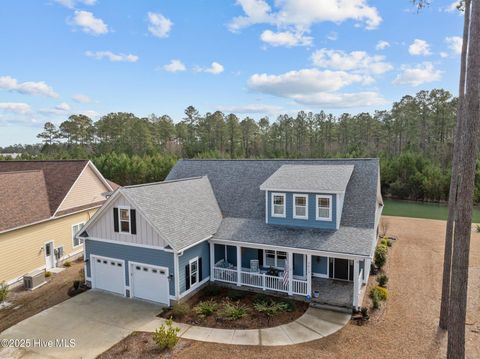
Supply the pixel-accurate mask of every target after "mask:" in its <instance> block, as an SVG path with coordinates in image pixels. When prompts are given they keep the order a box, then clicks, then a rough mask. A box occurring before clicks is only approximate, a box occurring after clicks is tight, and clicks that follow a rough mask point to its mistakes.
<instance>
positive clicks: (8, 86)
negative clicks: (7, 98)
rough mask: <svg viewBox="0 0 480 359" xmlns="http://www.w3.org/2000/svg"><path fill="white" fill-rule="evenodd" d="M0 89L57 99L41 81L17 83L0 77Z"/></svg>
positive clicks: (51, 90) (7, 77)
mask: <svg viewBox="0 0 480 359" xmlns="http://www.w3.org/2000/svg"><path fill="white" fill-rule="evenodd" d="M0 89H4V90H8V91H12V92H18V93H21V94H24V95H41V96H47V97H53V98H56V97H59V96H58V94H57V93H56V92H55V91H53V89H52V88H51V87H50V86H49V85H47V84H46V83H45V82H43V81H39V82H33V81H26V82H20V83H19V82H18V81H17V80H16V79H14V78H13V77H10V76H0Z"/></svg>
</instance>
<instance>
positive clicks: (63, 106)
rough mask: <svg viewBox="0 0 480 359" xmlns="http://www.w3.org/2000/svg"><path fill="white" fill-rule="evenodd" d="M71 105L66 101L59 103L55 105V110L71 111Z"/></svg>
mask: <svg viewBox="0 0 480 359" xmlns="http://www.w3.org/2000/svg"><path fill="white" fill-rule="evenodd" d="M70 109H71V108H70V105H69V104H68V103H66V102H62V103H60V104H58V105H57V106H55V110H59V111H65V112H66V111H70Z"/></svg>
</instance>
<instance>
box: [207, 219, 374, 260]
mask: <svg viewBox="0 0 480 359" xmlns="http://www.w3.org/2000/svg"><path fill="white" fill-rule="evenodd" d="M374 238H375V230H374V229H373V228H358V227H345V226H340V229H338V230H336V231H325V230H323V231H320V230H315V229H299V228H287V227H285V226H275V225H271V224H267V223H265V222H264V220H257V219H247V218H225V219H223V220H222V223H221V224H220V228H219V229H218V231H217V233H216V234H215V235H214V236H213V239H214V240H215V239H218V240H228V241H233V242H239V243H240V242H243V243H252V244H257V245H258V244H265V245H271V246H278V247H289V248H298V249H306V250H316V251H324V252H331V253H341V254H347V255H359V256H370V253H371V251H372V246H373V245H374V243H373V240H374Z"/></svg>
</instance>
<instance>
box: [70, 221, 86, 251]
mask: <svg viewBox="0 0 480 359" xmlns="http://www.w3.org/2000/svg"><path fill="white" fill-rule="evenodd" d="M79 225H82V228H83V227H84V226H85V222H80V223H75V224H72V248H78V247H80V246H82V245H83V241H81V242H80V239H79V240H78V244H77V245H75V234H76V233H73V227H75V226H79Z"/></svg>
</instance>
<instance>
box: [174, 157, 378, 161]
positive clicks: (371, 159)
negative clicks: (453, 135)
mask: <svg viewBox="0 0 480 359" xmlns="http://www.w3.org/2000/svg"><path fill="white" fill-rule="evenodd" d="M379 159H380V158H379V157H362V158H238V159H231V158H206V159H203V158H182V159H180V161H192V162H200V161H211V162H222V161H225V162H249V161H251V162H254V161H258V162H260V161H261V162H267V161H292V162H301V161H312V162H314V161H378V160H379Z"/></svg>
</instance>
